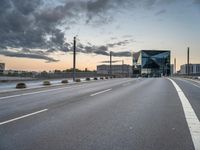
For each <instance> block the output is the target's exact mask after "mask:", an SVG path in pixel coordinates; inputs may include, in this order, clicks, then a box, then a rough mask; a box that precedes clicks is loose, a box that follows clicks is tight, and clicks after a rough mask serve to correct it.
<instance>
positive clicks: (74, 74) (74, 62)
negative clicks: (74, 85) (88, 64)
mask: <svg viewBox="0 0 200 150" xmlns="http://www.w3.org/2000/svg"><path fill="white" fill-rule="evenodd" d="M75 80H76V37H74V51H73V81H75Z"/></svg>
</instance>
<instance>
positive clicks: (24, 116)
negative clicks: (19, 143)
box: [0, 109, 48, 125]
mask: <svg viewBox="0 0 200 150" xmlns="http://www.w3.org/2000/svg"><path fill="white" fill-rule="evenodd" d="M47 110H48V109H43V110H40V111H36V112H34V113H30V114H27V115H23V116H21V117H17V118H13V119H10V120H7V121H4V122H0V125H3V124H7V123H10V122H13V121H16V120H20V119H23V118H26V117H29V116H33V115H36V114H39V113H42V112H45V111H47Z"/></svg>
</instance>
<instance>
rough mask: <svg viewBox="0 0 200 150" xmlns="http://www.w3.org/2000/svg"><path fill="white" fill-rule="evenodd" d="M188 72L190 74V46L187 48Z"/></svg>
mask: <svg viewBox="0 0 200 150" xmlns="http://www.w3.org/2000/svg"><path fill="white" fill-rule="evenodd" d="M187 74H188V76H189V75H190V47H188V49H187Z"/></svg>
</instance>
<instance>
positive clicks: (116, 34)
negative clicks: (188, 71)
mask: <svg viewBox="0 0 200 150" xmlns="http://www.w3.org/2000/svg"><path fill="white" fill-rule="evenodd" d="M199 29H200V0H31V1H30V0H0V62H4V63H6V69H12V70H28V71H43V70H47V71H49V70H55V69H59V70H64V69H67V68H72V65H73V64H72V61H73V55H72V51H73V37H74V36H76V37H77V68H79V69H85V68H87V69H89V70H95V69H96V66H97V65H100V64H102V62H104V61H107V60H109V53H110V51H112V52H113V60H115V61H116V64H120V63H121V61H122V60H124V62H125V63H126V64H130V65H131V63H132V57H131V54H132V53H134V52H138V51H140V50H152V49H155V50H171V63H173V59H174V58H176V60H177V68H179V67H180V65H181V64H185V63H186V54H187V47H190V60H191V63H200V46H199V45H200V44H199V42H200V30H199Z"/></svg>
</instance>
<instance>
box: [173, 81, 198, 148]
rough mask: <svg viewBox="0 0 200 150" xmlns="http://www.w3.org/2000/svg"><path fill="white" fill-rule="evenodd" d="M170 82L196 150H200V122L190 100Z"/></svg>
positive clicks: (174, 83)
mask: <svg viewBox="0 0 200 150" xmlns="http://www.w3.org/2000/svg"><path fill="white" fill-rule="evenodd" d="M169 80H170V81H171V82H172V83H173V85H174V87H175V89H176V91H177V93H178V96H179V98H180V101H181V103H182V107H183V110H184V114H185V118H186V121H187V124H188V127H189V130H190V134H191V137H192V141H193V144H194V147H195V150H200V121H199V119H198V118H197V116H196V114H195V112H194V110H193V108H192V106H191V104H190V102H189V100H188V99H187V97H186V96H185V94H184V93H183V91H182V90H181V88H180V87H179V86H178V85H177V84H176V82H174V81H173V80H172V79H169Z"/></svg>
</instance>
